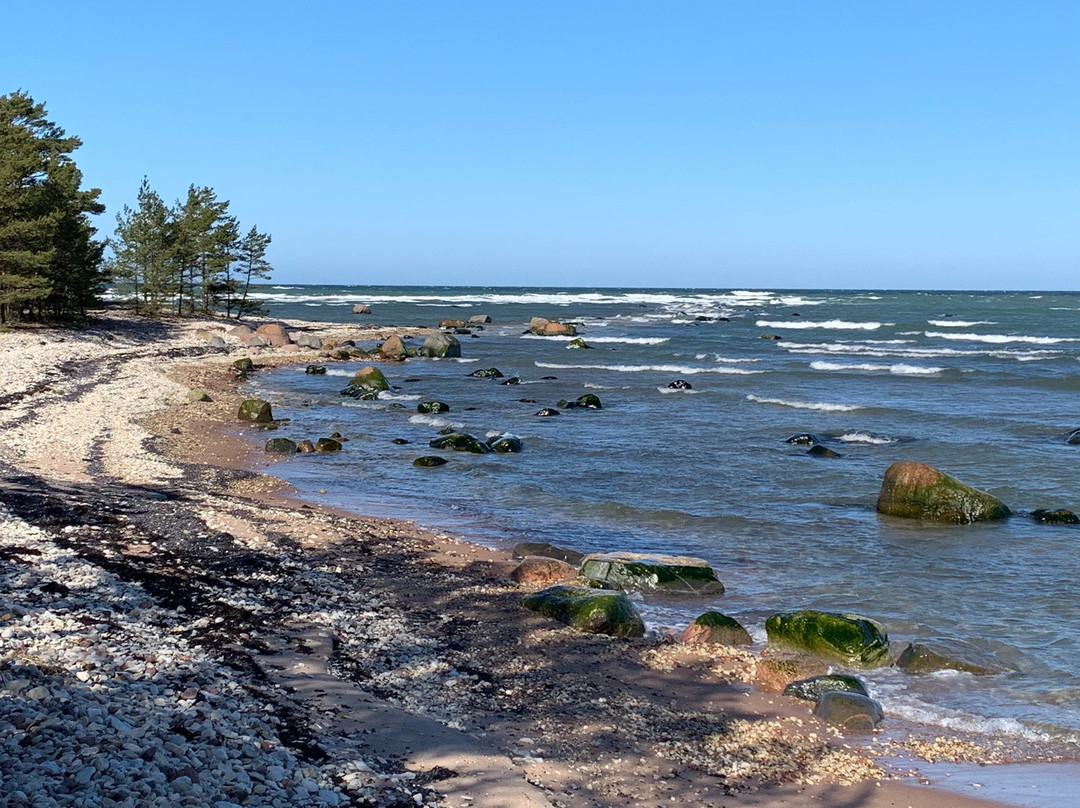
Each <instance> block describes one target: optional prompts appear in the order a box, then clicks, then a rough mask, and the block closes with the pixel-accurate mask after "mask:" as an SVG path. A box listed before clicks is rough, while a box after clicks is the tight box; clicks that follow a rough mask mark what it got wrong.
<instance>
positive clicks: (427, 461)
mask: <svg viewBox="0 0 1080 808" xmlns="http://www.w3.org/2000/svg"><path fill="white" fill-rule="evenodd" d="M447 462H449V461H447V459H446V458H445V457H439V456H438V455H424V456H423V457H418V458H416V460H414V461H413V462H412V464H413V465H414V466H417V467H419V468H435V467H436V466H445V465H446V464H447Z"/></svg>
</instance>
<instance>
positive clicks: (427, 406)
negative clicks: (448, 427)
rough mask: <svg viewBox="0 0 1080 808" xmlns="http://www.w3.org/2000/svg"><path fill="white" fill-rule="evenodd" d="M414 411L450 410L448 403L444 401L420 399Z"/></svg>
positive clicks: (433, 411)
mask: <svg viewBox="0 0 1080 808" xmlns="http://www.w3.org/2000/svg"><path fill="white" fill-rule="evenodd" d="M416 411H417V412H423V413H435V412H450V405H449V404H447V403H446V402H444V401H421V402H420V403H419V404H417V405H416Z"/></svg>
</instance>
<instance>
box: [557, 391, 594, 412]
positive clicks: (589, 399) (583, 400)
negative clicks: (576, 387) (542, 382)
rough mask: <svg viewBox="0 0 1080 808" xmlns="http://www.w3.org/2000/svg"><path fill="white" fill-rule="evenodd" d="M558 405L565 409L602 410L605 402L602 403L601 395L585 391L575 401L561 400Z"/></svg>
mask: <svg viewBox="0 0 1080 808" xmlns="http://www.w3.org/2000/svg"><path fill="white" fill-rule="evenodd" d="M557 406H559V407H562V408H563V409H564V410H574V409H585V410H602V409H603V408H604V406H603V404H601V403H600V396H598V395H596V394H595V393H585V394H584V395H580V396H578V397H577V398H576V399H575V400H573V401H565V400H564V401H559V402H558V404H557Z"/></svg>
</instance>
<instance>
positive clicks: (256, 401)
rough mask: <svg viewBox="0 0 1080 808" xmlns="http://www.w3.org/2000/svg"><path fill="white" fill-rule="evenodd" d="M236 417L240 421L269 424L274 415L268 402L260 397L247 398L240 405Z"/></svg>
mask: <svg viewBox="0 0 1080 808" xmlns="http://www.w3.org/2000/svg"><path fill="white" fill-rule="evenodd" d="M236 417H237V418H238V419H239V420H241V421H247V422H248V423H252V424H269V423H271V422H273V420H274V415H273V413H272V412H271V411H270V402H269V401H263V400H262V399H261V398H249V399H247V400H246V401H244V402H243V403H242V404H241V405H240V409H239V410H237V412H236Z"/></svg>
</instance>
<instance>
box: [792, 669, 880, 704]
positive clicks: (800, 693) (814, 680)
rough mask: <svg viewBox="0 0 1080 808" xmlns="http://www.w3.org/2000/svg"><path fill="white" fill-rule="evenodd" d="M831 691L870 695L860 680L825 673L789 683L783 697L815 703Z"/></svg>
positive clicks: (845, 675) (843, 675) (841, 674)
mask: <svg viewBox="0 0 1080 808" xmlns="http://www.w3.org/2000/svg"><path fill="white" fill-rule="evenodd" d="M833 691H839V692H841V693H858V694H859V695H860V696H869V695H870V692H869V691H868V690H867V689H866V685H865V684H863V681H862V679H860V678H859V677H857V676H849V675H847V674H846V673H826V674H825V675H823V676H811V677H810V678H809V679H800V680H799V681H797V682H791V683H790V684H789V685H788V686H787V687H785V688H784V695H785V696H792V697H793V698H796V699H802V700H803V701H813V702H817V700H818V699H820V698H821V695H822V694H823V693H830V692H833Z"/></svg>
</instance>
